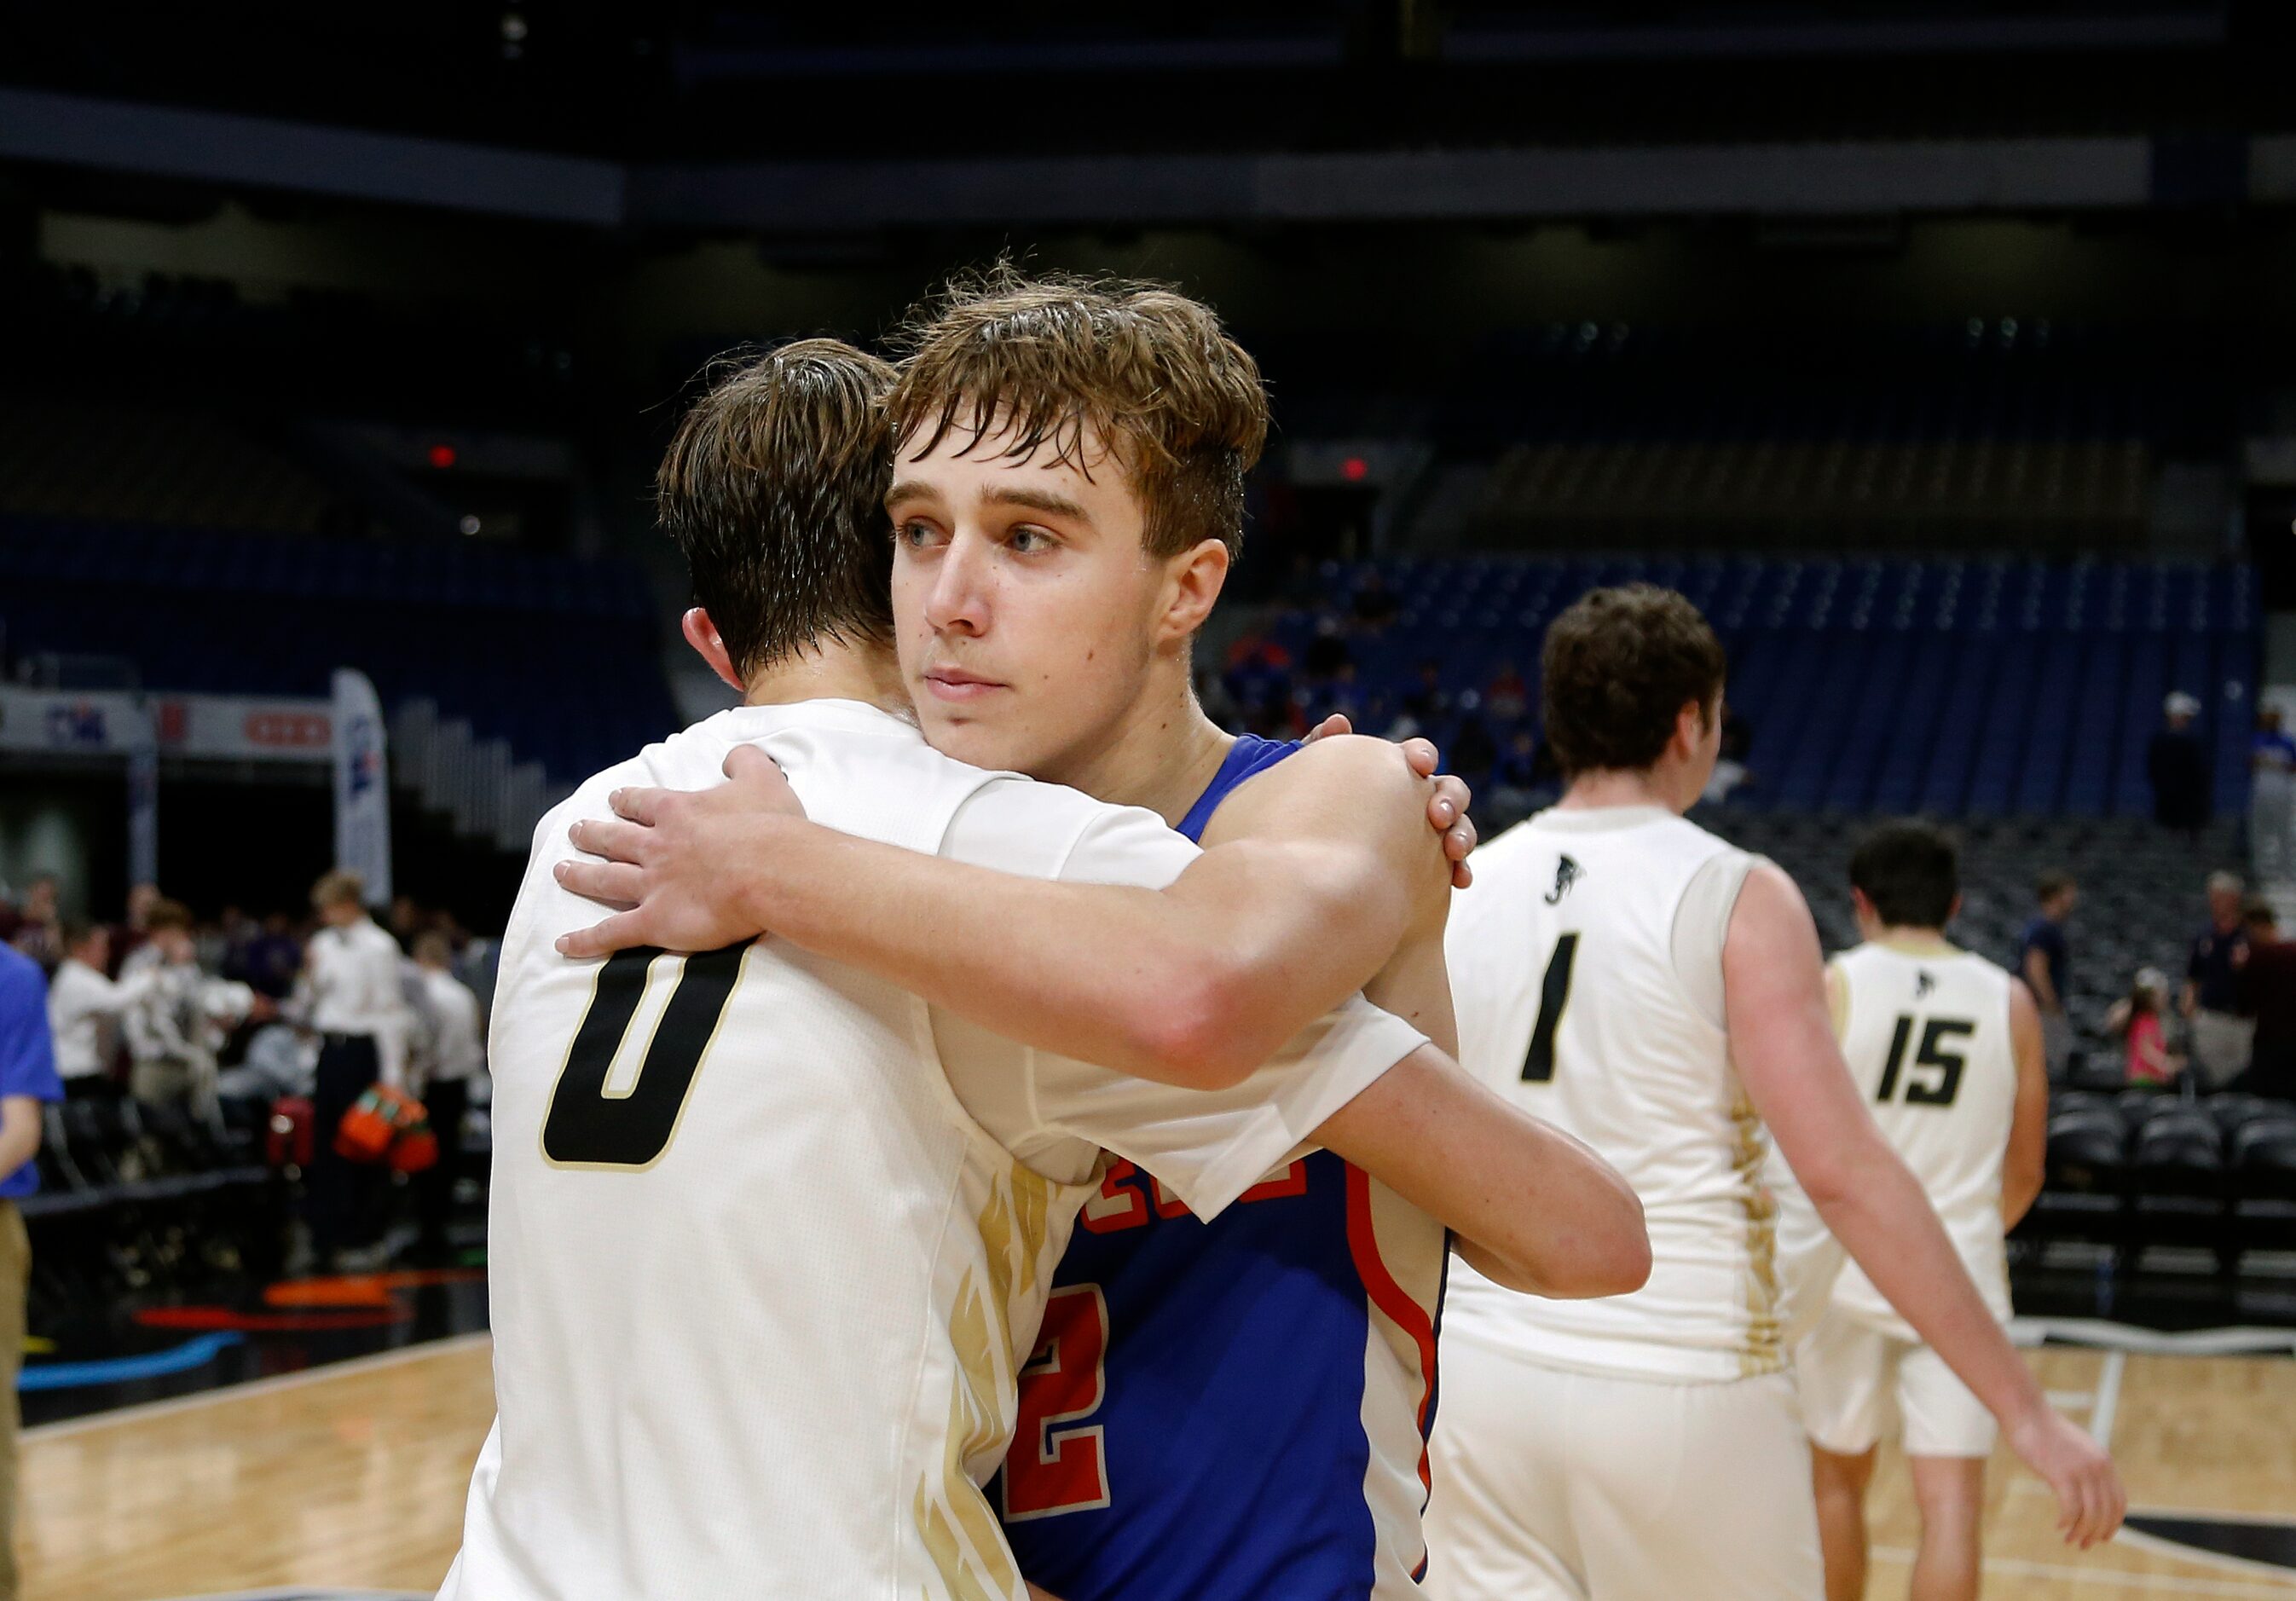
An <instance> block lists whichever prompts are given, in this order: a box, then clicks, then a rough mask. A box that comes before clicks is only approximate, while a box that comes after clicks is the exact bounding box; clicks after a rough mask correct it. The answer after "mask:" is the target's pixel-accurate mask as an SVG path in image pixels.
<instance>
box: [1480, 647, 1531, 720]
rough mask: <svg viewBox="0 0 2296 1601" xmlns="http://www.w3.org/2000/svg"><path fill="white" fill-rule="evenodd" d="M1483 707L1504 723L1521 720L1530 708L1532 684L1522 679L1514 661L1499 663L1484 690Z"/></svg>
mask: <svg viewBox="0 0 2296 1601" xmlns="http://www.w3.org/2000/svg"><path fill="white" fill-rule="evenodd" d="M1483 708H1484V710H1487V711H1488V712H1489V713H1490V714H1491V715H1492V716H1493V717H1495V718H1497V719H1498V720H1499V721H1500V722H1502V723H1517V722H1521V720H1522V718H1523V717H1524V716H1525V714H1527V713H1528V712H1529V710H1530V686H1529V685H1528V684H1525V683H1524V682H1523V681H1522V674H1521V673H1520V672H1518V671H1517V670H1515V665H1514V663H1513V662H1512V661H1502V662H1500V663H1499V670H1498V671H1497V672H1496V673H1494V674H1492V675H1491V681H1490V685H1489V686H1488V687H1487V688H1486V689H1485V690H1484V691H1483Z"/></svg>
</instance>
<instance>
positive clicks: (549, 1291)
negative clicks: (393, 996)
mask: <svg viewBox="0 0 2296 1601" xmlns="http://www.w3.org/2000/svg"><path fill="white" fill-rule="evenodd" d="M737 743H756V744H758V745H759V746H761V747H762V748H763V749H764V750H765V751H767V753H768V754H770V755H771V756H772V757H773V758H774V759H775V760H776V761H777V762H779V763H780V764H781V767H782V768H783V772H784V773H786V774H787V775H788V777H789V780H790V783H791V786H792V787H793V789H794V790H795V791H796V792H797V795H798V797H799V800H800V801H803V803H804V805H805V807H806V810H807V813H808V816H810V817H813V818H814V819H815V820H816V821H819V822H823V823H827V824H830V825H833V826H836V827H838V828H840V829H843V830H845V831H847V832H849V833H856V834H860V835H864V836H866V837H869V838H872V839H876V840H880V841H884V842H890V843H893V844H897V845H903V846H906V847H909V848H911V849H914V850H921V851H937V850H938V851H943V852H945V853H947V854H950V855H957V856H962V857H963V858H964V859H969V860H973V861H976V862H978V863H979V864H980V865H983V866H998V867H1003V868H1005V869H1006V870H1008V871H1017V872H1022V873H1030V874H1036V875H1037V876H1046V877H1053V876H1058V877H1063V878H1068V879H1071V880H1078V881H1082V882H1095V883H1136V884H1141V885H1145V886H1148V887H1160V886H1162V885H1163V884H1166V883H1169V882H1170V881H1171V880H1172V879H1173V878H1175V877H1177V875H1178V874H1179V873H1180V871H1181V870H1183V869H1184V868H1185V866H1187V864H1188V862H1189V861H1191V860H1193V858H1194V856H1195V855H1196V849H1195V847H1194V846H1193V845H1192V844H1190V843H1189V842H1186V841H1185V840H1183V839H1181V838H1180V837H1179V836H1178V835H1177V834H1175V833H1172V832H1171V831H1170V830H1169V829H1168V828H1166V827H1165V826H1164V825H1163V823H1162V821H1161V819H1160V818H1157V817H1154V816H1153V815H1152V814H1150V813H1147V812H1143V811H1137V810H1128V809H1121V808H1116V807H1108V806H1103V805H1101V804H1100V803H1098V802H1096V801H1092V800H1090V799H1088V798H1087V797H1086V796H1083V795H1080V794H1078V793H1076V792H1074V791H1070V790H1065V789H1062V788H1060V787H1058V786H1056V785H1051V784H1030V783H1029V782H1028V781H1027V780H1025V779H1018V778H1014V777H1012V776H997V775H991V774H988V773H982V772H979V771H976V770H975V769H972V768H967V767H964V766H962V765H961V764H959V763H957V762H955V761H952V760H949V759H947V758H944V757H942V756H939V754H937V753H936V752H934V751H932V750H931V748H930V747H928V746H927V745H926V744H925V743H924V742H923V740H922V738H921V737H920V736H919V735H918V734H917V732H916V730H915V729H914V727H911V726H909V725H908V724H906V723H905V722H902V721H900V720H898V719H897V718H892V717H890V716H888V715H887V714H885V713H883V712H881V711H879V710H874V709H873V708H870V707H866V706H863V705H859V704H857V703H855V702H827V701H816V702H805V703H803V704H799V705H791V706H782V707H744V708H740V709H737V710H732V711H728V712H724V713H721V714H719V715H718V716H717V717H715V718H709V720H707V721H705V722H703V723H701V724H699V725H697V726H696V727H693V728H690V729H688V730H686V731H685V733H683V734H680V735H676V736H675V737H673V738H672V739H670V740H668V741H667V742H666V743H661V744H659V745H653V746H650V747H649V748H648V749H647V750H646V751H644V753H643V754H641V755H640V756H639V757H638V758H637V759H635V760H632V761H629V762H625V763H623V764H621V765H619V766H618V767H616V768H611V769H609V770H608V771H607V772H605V773H602V774H600V775H599V776H597V777H595V778H594V779H592V780H591V781H589V782H588V783H586V784H584V785H582V787H581V788H580V789H578V791H577V792H575V793H574V795H573V796H572V797H571V798H570V800H568V801H566V802H565V803H564V804H562V805H561V806H559V807H558V808H557V809H554V810H553V811H552V813H551V814H550V815H549V816H548V817H545V818H544V819H543V821H542V824H541V825H540V827H539V828H538V829H537V833H536V838H535V849H534V855H533V858H532V860H531V862H530V863H529V867H528V872H527V876H526V881H525V883H524V885H523V887H522V888H521V891H520V894H519V899H518V904H517V907H516V909H515V910H514V912H513V913H512V918H511V923H510V927H509V930H508V932H506V933H505V935H504V942H503V952H502V965H501V976H500V979H499V981H498V985H497V989H496V1001H495V1013H494V1030H493V1037H492V1040H491V1058H492V1065H493V1069H494V1080H495V1100H494V1186H493V1195H492V1200H491V1215H490V1218H489V1242H490V1244H491V1248H492V1253H493V1260H492V1262H491V1264H490V1273H489V1284H488V1293H489V1296H490V1300H491V1303H492V1310H493V1327H494V1339H495V1360H494V1367H495V1388H496V1407H497V1416H496V1422H495V1425H494V1428H493V1430H492V1432H491V1433H489V1434H488V1437H487V1441H486V1443H485V1446H484V1448H483V1449H482V1450H481V1452H480V1458H479V1463H478V1466H477V1469H476V1471H475V1473H474V1474H473V1475H472V1479H471V1490H470V1496H469V1500H468V1505H467V1508H466V1512H465V1520H464V1530H463V1549H462V1552H461V1554H460V1556H457V1557H456V1559H455V1565H454V1567H453V1569H452V1570H451V1571H450V1572H448V1574H447V1580H446V1584H445V1587H444V1589H442V1590H441V1591H440V1595H441V1596H442V1597H447V1598H449V1601H529V1598H531V1601H540V1598H543V1597H549V1598H551V1601H575V1598H588V1597H596V1598H598V1601H607V1598H609V1597H611V1598H613V1601H631V1598H643V1597H697V1596H710V1597H718V1596H801V1595H802V1596H832V1595H833V1596H839V1597H868V1598H869V1601H917V1598H919V1597H925V1598H928V1601H944V1598H947V1601H955V1598H960V1597H962V1598H964V1601H973V1598H996V1601H1021V1597H1023V1595H1024V1590H1023V1587H1022V1585H1021V1577H1020V1574H1019V1573H1018V1572H1016V1571H1015V1568H1014V1564H1013V1558H1012V1555H1011V1552H1010V1550H1009V1548H1007V1547H1006V1546H1005V1541H1004V1539H1003V1537H1002V1535H1001V1534H1000V1532H999V1531H998V1528H997V1523H996V1517H995V1515H993V1513H992V1512H991V1511H990V1509H989V1507H988V1502H987V1500H986V1498H984V1497H983V1496H982V1494H981V1493H980V1486H981V1485H982V1484H983V1483H985V1482H987V1481H988V1478H989V1476H990V1475H991V1474H993V1473H994V1472H995V1471H996V1467H997V1466H998V1464H999V1463H1000V1462H1001V1461H1002V1460H1003V1458H1004V1456H1005V1448H1006V1446H1007V1444H1008V1443H1009V1442H1010V1441H1011V1438H1012V1434H1013V1423H1014V1416H1015V1390H1014V1384H1015V1380H1014V1375H1015V1369H1016V1366H1017V1364H1019V1363H1021V1362H1024V1361H1026V1360H1027V1359H1028V1358H1029V1354H1030V1351H1032V1349H1033V1347H1034V1344H1035V1342H1036V1338H1037V1326H1038V1323H1039V1321H1040V1318H1041V1316H1042V1313H1043V1310H1044V1303H1045V1295H1046V1286H1047V1284H1048V1282H1049V1280H1050V1278H1051V1276H1052V1270H1053V1268H1054V1264H1055V1263H1056V1262H1057V1261H1058V1260H1059V1259H1060V1256H1061V1252H1062V1247H1063V1245H1064V1244H1065V1243H1066V1240H1067V1238H1068V1235H1069V1231H1070V1227H1071V1225H1072V1224H1073V1222H1074V1220H1075V1218H1076V1215H1077V1212H1078V1209H1079V1208H1080V1207H1081V1206H1082V1205H1083V1204H1084V1203H1085V1202H1086V1201H1087V1199H1088V1198H1089V1196H1090V1195H1093V1194H1094V1193H1095V1188H1094V1186H1095V1185H1096V1183H1097V1178H1098V1165H1099V1163H1100V1162H1101V1160H1102V1157H1101V1154H1100V1149H1101V1147H1102V1146H1103V1145H1104V1146H1106V1147H1108V1148H1110V1149H1111V1150H1113V1151H1115V1152H1116V1153H1118V1154H1119V1155H1122V1156H1125V1157H1127V1158H1128V1159H1130V1160H1133V1161H1135V1162H1138V1163H1139V1164H1140V1165H1141V1166H1142V1167H1144V1168H1146V1169H1147V1170H1150V1171H1151V1172H1152V1173H1154V1174H1156V1175H1157V1176H1158V1177H1159V1178H1160V1179H1161V1180H1162V1181H1163V1183H1164V1184H1165V1185H1166V1186H1168V1187H1169V1189H1171V1190H1172V1191H1173V1192H1174V1193H1176V1194H1177V1195H1179V1196H1180V1197H1181V1198H1182V1199H1183V1200H1185V1202H1186V1203H1187V1204H1188V1205H1189V1206H1190V1207H1192V1208H1193V1209H1194V1210H1195V1211H1198V1212H1199V1213H1200V1214H1201V1215H1203V1216H1206V1217H1209V1216H1211V1215H1213V1214H1214V1213H1217V1212H1218V1211H1220V1210H1221V1209H1222V1208H1224V1207H1225V1206H1226V1205H1227V1204H1228V1203H1230V1202H1232V1201H1234V1199H1235V1198H1236V1197H1237V1196H1238V1195H1240V1194H1242V1191H1244V1190H1245V1189H1247V1188H1249V1187H1250V1186H1251V1185H1252V1184H1253V1183H1255V1182H1257V1181H1258V1180H1259V1178H1262V1177H1263V1176H1264V1175H1265V1174H1266V1173H1267V1172H1268V1171H1269V1170H1271V1169H1275V1168H1277V1167H1280V1166H1281V1165H1282V1164H1283V1163H1284V1162H1288V1161H1290V1160H1291V1159H1292V1155H1293V1154H1294V1153H1295V1151H1296V1150H1297V1148H1298V1146H1299V1145H1300V1139H1301V1137H1302V1136H1303V1135H1305V1134H1306V1133H1307V1132H1308V1130H1310V1129H1314V1128H1315V1127H1316V1125H1317V1124H1319V1123H1321V1122H1322V1121H1324V1119H1325V1118H1326V1117H1328V1116H1329V1115H1330V1114H1331V1113H1332V1112H1333V1111H1336V1110H1337V1109H1338V1108H1339V1107H1340V1106H1341V1105H1343V1104H1346V1103H1347V1102H1348V1101H1349V1099H1351V1098H1353V1096H1355V1095H1356V1094H1357V1093H1359V1092H1360V1091H1361V1090H1362V1088H1364V1087H1365V1085H1367V1084H1368V1083H1370V1082H1371V1081H1372V1080H1374V1079H1376V1078H1377V1077H1378V1076H1379V1074H1380V1073H1381V1072H1383V1071H1385V1070H1386V1069H1387V1067H1389V1066H1390V1065H1392V1064H1393V1063H1395V1062H1397V1061H1399V1060H1401V1059H1402V1058H1403V1057H1404V1056H1406V1055H1409V1054H1410V1053H1411V1052H1412V1051H1413V1050H1415V1049H1417V1048H1418V1047H1419V1046H1420V1045H1421V1044H1423V1039H1422V1037H1421V1036H1420V1035H1419V1034H1418V1033H1417V1031H1416V1030H1413V1029H1411V1028H1410V1027H1408V1026H1407V1025H1406V1024H1404V1023H1402V1022H1398V1021H1397V1020H1396V1019H1394V1018H1392V1017H1390V1016H1388V1015H1387V1014H1384V1013H1382V1012H1379V1011H1377V1010H1375V1009H1374V1008H1372V1007H1370V1006H1367V1005H1365V1003H1363V1002H1362V1001H1361V1000H1360V999H1358V1000H1357V1001H1355V1002H1353V1003H1351V1004H1350V1005H1349V1006H1347V1007H1344V1008H1342V1009H1341V1010H1340V1011H1338V1012H1335V1013H1333V1014H1332V1015H1331V1016H1330V1017H1328V1018H1326V1019H1324V1021H1323V1022H1320V1023H1318V1024H1317V1025H1316V1027H1315V1028H1313V1029H1311V1030H1308V1032H1307V1033H1306V1034H1304V1035H1303V1036H1302V1037H1301V1038H1300V1039H1298V1040H1295V1041H1293V1042H1292V1044H1291V1045H1290V1046H1289V1047H1287V1048H1286V1050H1285V1051H1284V1053H1283V1055H1280V1056H1279V1057H1278V1058H1277V1059H1276V1060H1275V1061H1274V1062H1271V1063H1268V1064H1267V1066H1265V1067H1263V1068H1262V1069H1260V1070H1259V1072H1257V1073H1255V1074H1253V1075H1252V1076H1251V1079H1250V1080H1247V1081H1246V1082H1245V1084H1244V1085H1242V1086H1240V1087H1239V1088H1237V1089H1236V1090H1234V1091H1223V1092H1220V1093H1218V1094H1211V1095H1206V1094H1193V1093H1191V1092H1188V1091H1184V1090H1176V1089H1170V1088H1163V1087H1160V1086H1157V1085H1153V1084H1148V1083H1144V1082H1143V1081H1140V1080H1132V1079H1127V1078H1124V1077H1123V1076H1121V1075H1119V1074H1116V1073H1113V1072H1110V1071H1106V1070H1104V1069H1100V1068H1093V1067H1087V1066H1085V1065H1083V1064H1081V1063H1070V1062H1063V1061H1061V1060H1060V1059H1057V1058H1054V1057H1051V1056H1049V1055H1045V1054H1042V1053H1037V1052H1032V1051H1029V1050H1027V1049H1025V1048H1023V1047H1020V1046H1017V1045H1013V1044H1011V1043H1010V1042H1004V1043H1003V1048H1002V1050H1001V1052H1000V1051H997V1050H995V1049H991V1048H988V1047H984V1045H983V1044H982V1043H981V1041H980V1039H972V1042H971V1044H970V1046H969V1048H968V1049H967V1051H966V1053H965V1059H964V1063H962V1065H961V1066H960V1064H958V1063H954V1062H952V1063H948V1064H947V1066H946V1068H945V1066H944V1063H943V1061H942V1059H941V1057H940V1055H939V1052H938V1050H937V1048H936V1046H935V1030H936V1025H937V1023H939V1022H943V1021H945V1020H941V1019H938V1018H937V1017H936V1016H935V1014H933V1013H932V1012H931V1009H930V1008H928V1007H927V1006H925V1005H924V1004H923V1003H922V1001H920V1000H918V999H916V998H914V996H911V995H909V994H908V993H906V991H904V990H901V989H897V988H895V987H894V986H892V985H890V984H888V983H885V982H883V981H879V980H876V979H873V978H872V977H869V976H867V975H865V974H863V973H858V972H856V971H854V970H852V969H850V968H845V967H840V966H839V965H836V964H833V963H830V962H825V961H823V960H820V959H818V958H816V957H813V956H808V954H807V953H805V952H803V951H799V950H798V949H796V948H792V947H791V946H789V945H787V944H786V943H783V942H781V941H776V940H772V939H770V938H768V939H766V940H758V941H756V942H754V943H750V944H745V945H741V946H736V947H733V948H728V949H727V950H725V951H720V952H714V953H705V954H701V955H696V956H691V957H684V956H668V955H663V954H660V953H647V952H643V951H641V952H627V953H624V954H623V955H622V956H618V957H615V958H613V959H612V960H610V961H608V962H604V963H599V962H575V961H570V960H568V959H566V958H564V957H562V956H559V955H557V953H556V952H555V950H554V949H553V941H554V940H556V939H557V937H558V936H559V935H561V934H562V933H565V932H570V931H571V930H574V929H577V928H581V927H585V926H587V925H588V924H591V923H594V922H595V921H596V920H597V918H598V916H599V915H600V908H599V907H596V906H595V905H594V904H592V903H589V902H586V901H584V900H581V899H578V898H577V897H575V896H573V895H571V894H570V893H568V892H567V891H564V890H562V888H560V887H559V885H558V884H557V883H556V881H555V880H554V879H553V876H552V873H551V869H552V866H553V864H554V863H556V862H558V861H560V860H563V859H566V858H569V857H570V856H572V855H573V854H574V851H573V850H572V847H571V846H570V844H569V843H568V842H567V841H566V833H565V831H566V828H567V826H568V825H569V824H570V822H572V821H573V820H574V819H576V818H578V817H599V816H603V815H605V797H606V795H607V793H608V792H609V791H611V789H613V788H615V787H616V786H618V785H621V784H657V785H662V786H665V787H668V788H674V789H688V790H692V789H701V788H706V787H708V786H709V785H711V784H715V783H717V782H719V781H720V778H721V776H722V764H723V762H724V760H725V758H726V752H727V751H730V750H731V749H732V748H733V747H734V745H735V744H737ZM1016 1150H1022V1151H1026V1152H1027V1153H1029V1164H1030V1165H1023V1163H1022V1162H1020V1161H1018V1160H1016V1159H1015V1156H1014V1154H1013V1153H1014V1152H1015V1151H1016Z"/></svg>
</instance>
